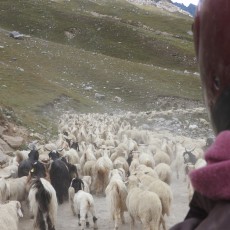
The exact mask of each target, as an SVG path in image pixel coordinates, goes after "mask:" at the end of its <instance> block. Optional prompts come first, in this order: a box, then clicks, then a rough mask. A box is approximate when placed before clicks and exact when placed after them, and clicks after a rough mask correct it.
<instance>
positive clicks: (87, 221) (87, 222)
mask: <svg viewBox="0 0 230 230" xmlns="http://www.w3.org/2000/svg"><path fill="white" fill-rule="evenodd" d="M85 219H86V227H87V228H89V220H88V215H87V214H86V215H85Z"/></svg>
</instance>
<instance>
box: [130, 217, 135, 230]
mask: <svg viewBox="0 0 230 230" xmlns="http://www.w3.org/2000/svg"><path fill="white" fill-rule="evenodd" d="M130 219H131V221H130V230H134V224H135V220H134V218H133V217H132V216H131V215H130Z"/></svg>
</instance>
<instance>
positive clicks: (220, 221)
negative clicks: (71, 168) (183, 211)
mask: <svg viewBox="0 0 230 230" xmlns="http://www.w3.org/2000/svg"><path fill="white" fill-rule="evenodd" d="M189 207H190V209H189V211H188V214H187V216H186V217H185V220H184V221H183V222H181V223H179V224H177V225H175V226H173V227H172V228H170V230H194V229H195V230H229V229H230V201H225V200H222V201H215V200H211V199H209V198H207V197H205V196H203V195H201V194H200V193H198V192H195V193H194V195H193V198H192V200H191V202H190V204H189Z"/></svg>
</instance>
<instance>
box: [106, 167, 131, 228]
mask: <svg viewBox="0 0 230 230" xmlns="http://www.w3.org/2000/svg"><path fill="white" fill-rule="evenodd" d="M105 194H106V200H107V203H108V206H109V210H110V213H111V217H112V219H113V220H114V221H115V227H114V229H118V226H119V222H120V221H121V222H122V223H123V224H124V223H125V219H124V212H125V211H127V207H126V203H125V201H126V198H127V189H126V186H125V183H124V182H123V178H122V176H121V175H120V172H119V169H113V170H112V171H111V172H110V181H109V184H108V186H107V187H106V189H105Z"/></svg>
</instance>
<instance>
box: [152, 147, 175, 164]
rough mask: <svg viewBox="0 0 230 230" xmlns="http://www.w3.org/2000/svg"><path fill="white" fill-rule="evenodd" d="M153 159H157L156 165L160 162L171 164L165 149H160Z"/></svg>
mask: <svg viewBox="0 0 230 230" xmlns="http://www.w3.org/2000/svg"><path fill="white" fill-rule="evenodd" d="M153 159H154V161H155V165H158V164H160V163H165V164H168V165H170V164H171V160H170V157H169V155H168V154H167V153H165V152H163V151H159V150H158V152H157V153H156V154H155V155H154V156H153Z"/></svg>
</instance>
